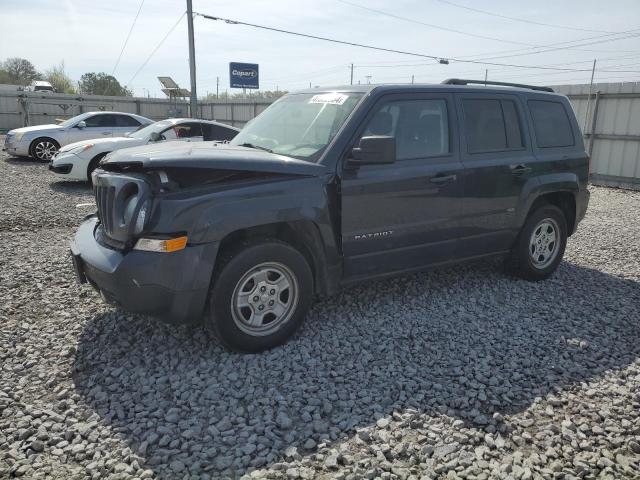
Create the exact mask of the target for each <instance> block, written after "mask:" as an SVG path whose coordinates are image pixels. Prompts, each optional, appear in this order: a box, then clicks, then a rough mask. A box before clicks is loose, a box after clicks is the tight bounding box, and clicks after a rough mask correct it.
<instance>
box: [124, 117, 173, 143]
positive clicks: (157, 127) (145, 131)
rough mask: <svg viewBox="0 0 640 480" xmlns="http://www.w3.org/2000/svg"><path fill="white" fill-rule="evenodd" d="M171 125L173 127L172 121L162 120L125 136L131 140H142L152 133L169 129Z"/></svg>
mask: <svg viewBox="0 0 640 480" xmlns="http://www.w3.org/2000/svg"><path fill="white" fill-rule="evenodd" d="M171 125H173V122H172V121H170V120H162V121H160V122H155V123H152V124H151V125H147V126H146V127H144V126H143V127H140V128H139V129H138V130H136V131H135V132H129V133H127V134H126V136H127V137H131V138H137V139H139V140H144V139H146V138H149V136H150V135H151V134H152V133H153V132H157V133H160V132H161V131H163V130H164V129H165V128H169V127H170V126H171Z"/></svg>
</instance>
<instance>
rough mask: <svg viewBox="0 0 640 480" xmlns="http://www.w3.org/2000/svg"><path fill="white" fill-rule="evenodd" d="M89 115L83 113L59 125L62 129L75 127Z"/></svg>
mask: <svg viewBox="0 0 640 480" xmlns="http://www.w3.org/2000/svg"><path fill="white" fill-rule="evenodd" d="M89 115H90V113H81V114H80V115H76V116H75V117H71V118H70V119H68V120H65V121H64V122H62V123H59V124H58V125H60V126H61V127H71V126H73V125H75V124H76V123H78V122H79V121H80V120H84V119H85V118H87V117H88V116H89Z"/></svg>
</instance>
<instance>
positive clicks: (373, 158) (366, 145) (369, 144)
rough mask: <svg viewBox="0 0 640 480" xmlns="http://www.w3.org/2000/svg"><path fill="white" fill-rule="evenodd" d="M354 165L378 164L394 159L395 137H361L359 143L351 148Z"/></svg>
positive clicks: (351, 159) (350, 160)
mask: <svg viewBox="0 0 640 480" xmlns="http://www.w3.org/2000/svg"><path fill="white" fill-rule="evenodd" d="M351 154H352V156H353V158H350V159H349V163H351V164H354V165H378V164H388V163H394V162H395V161H396V139H395V138H394V137H389V136H385V135H376V136H371V137H362V138H361V139H360V144H359V145H358V146H357V147H355V148H353V149H352V150H351Z"/></svg>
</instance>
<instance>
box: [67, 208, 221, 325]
mask: <svg viewBox="0 0 640 480" xmlns="http://www.w3.org/2000/svg"><path fill="white" fill-rule="evenodd" d="M97 224H98V219H97V217H95V216H92V217H89V218H88V219H87V220H85V221H84V222H83V223H82V224H81V225H80V227H79V228H78V231H77V233H76V235H75V237H74V239H73V241H72V243H71V255H72V257H73V263H74V267H75V270H76V275H77V277H78V280H79V281H80V282H81V283H83V282H84V281H87V282H89V283H90V284H91V285H92V286H93V287H94V288H95V289H96V290H98V291H99V292H100V294H101V296H102V298H103V299H104V300H105V301H107V302H108V303H110V304H113V305H116V306H118V307H120V308H122V309H123V310H126V311H129V312H134V313H144V314H149V315H153V316H156V317H159V318H161V319H163V320H165V321H168V322H171V323H192V322H195V321H198V320H200V319H201V317H202V313H203V312H204V308H205V302H206V299H207V294H208V291H209V285H210V282H211V275H212V273H213V266H214V262H215V258H216V254H217V251H218V244H217V243H207V244H201V245H192V246H187V247H186V248H185V249H184V250H180V251H178V252H173V253H157V252H144V251H137V250H131V251H129V252H122V251H119V250H114V249H111V248H108V247H105V246H102V245H101V244H99V243H98V241H97V240H96V239H95V235H94V232H95V229H96V227H97Z"/></svg>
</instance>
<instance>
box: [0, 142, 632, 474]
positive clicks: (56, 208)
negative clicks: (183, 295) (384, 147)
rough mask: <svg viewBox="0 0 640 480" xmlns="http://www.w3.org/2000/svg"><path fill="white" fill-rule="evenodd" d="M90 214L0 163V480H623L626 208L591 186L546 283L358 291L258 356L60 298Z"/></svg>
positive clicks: (449, 274) (82, 196)
mask: <svg viewBox="0 0 640 480" xmlns="http://www.w3.org/2000/svg"><path fill="white" fill-rule="evenodd" d="M2 141H3V139H2V137H0V142H2ZM91 201H92V197H91V194H90V191H89V189H88V187H86V186H84V185H83V184H80V183H71V182H61V181H58V180H56V179H55V178H54V177H53V175H52V174H50V173H49V172H48V171H47V169H46V165H44V164H42V163H38V162H34V161H30V160H25V159H14V158H8V157H7V156H6V155H4V156H1V157H0V249H1V251H0V284H1V289H0V305H1V312H0V359H1V363H0V478H9V477H14V476H15V477H19V476H22V477H23V478H56V479H58V478H60V479H62V478H64V479H74V478H78V479H84V478H91V479H102V478H113V479H129V478H139V479H143V478H158V479H167V480H169V479H183V478H203V479H205V478H239V477H241V476H243V475H246V476H247V477H250V478H292V479H294V478H320V479H325V478H326V479H329V478H332V479H333V478H341V479H360V478H390V479H391V478H398V479H423V478H477V479H482V478H509V479H511V478H513V479H530V478H563V479H565V478H616V479H619V478H640V473H639V472H640V413H639V412H640V341H639V337H640V283H639V282H640V220H639V216H638V212H640V193H631V192H625V191H620V190H614V189H605V188H595V187H594V188H592V201H591V206H590V209H589V212H588V215H587V218H586V219H585V221H584V222H583V223H582V224H581V226H580V228H579V231H578V233H577V234H576V235H575V236H574V237H572V238H571V240H570V241H569V245H568V248H567V253H566V257H565V261H564V262H563V263H562V264H561V266H560V269H559V271H558V272H557V273H556V274H555V276H554V277H553V278H551V279H550V280H548V281H545V282H541V283H527V282H524V281H519V280H514V279H512V278H509V277H506V276H505V275H504V274H503V273H502V272H501V270H500V269H499V268H498V266H499V265H498V264H497V263H496V262H485V263H478V264H473V265H466V266H458V267H454V268H449V269H446V270H437V271H433V272H430V273H425V274H418V275H413V276H406V277H402V278H398V279H394V280H391V281H385V282H378V283H372V284H368V285H365V286H362V287H357V288H353V289H350V290H348V291H346V292H344V293H342V294H341V295H339V296H336V297H333V298H330V299H327V300H323V301H320V302H318V303H316V304H315V306H314V307H313V309H312V311H311V313H310V315H309V317H308V319H307V321H306V323H305V324H304V326H303V328H302V329H301V330H300V332H299V333H298V334H297V335H296V337H295V338H294V339H293V340H292V341H290V342H289V343H288V344H287V345H286V346H284V347H281V348H276V349H274V350H272V351H270V352H267V353H264V354H259V355H238V354H233V353H229V352H227V351H225V350H224V349H222V348H221V347H220V346H218V345H216V344H215V343H211V342H209V341H207V340H206V338H205V336H204V334H203V332H202V330H200V329H187V328H176V327H168V326H165V325H162V324H159V323H157V322H155V321H152V320H148V319H145V318H142V317H139V316H134V315H129V314H126V313H122V312H119V311H116V310H114V309H112V308H110V307H108V306H106V305H104V304H103V303H102V302H101V301H100V298H99V297H98V295H97V294H96V293H95V292H93V291H92V290H91V289H90V287H87V286H83V287H80V286H78V285H76V284H75V283H74V279H73V274H72V271H71V269H70V262H69V259H68V257H67V248H68V242H69V240H70V239H71V237H72V235H73V232H74V230H75V227H76V226H77V224H78V223H79V221H80V220H81V218H82V217H83V216H84V215H85V214H86V213H90V211H91V208H88V209H87V208H86V207H76V205H77V204H82V203H86V202H91Z"/></svg>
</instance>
